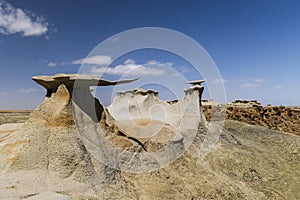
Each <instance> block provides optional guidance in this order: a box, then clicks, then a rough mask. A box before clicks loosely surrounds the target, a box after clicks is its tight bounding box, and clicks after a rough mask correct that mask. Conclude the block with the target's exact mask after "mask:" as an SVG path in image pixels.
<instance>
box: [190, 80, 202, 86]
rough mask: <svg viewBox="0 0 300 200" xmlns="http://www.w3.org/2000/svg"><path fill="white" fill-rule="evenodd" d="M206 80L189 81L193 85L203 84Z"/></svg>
mask: <svg viewBox="0 0 300 200" xmlns="http://www.w3.org/2000/svg"><path fill="white" fill-rule="evenodd" d="M203 82H205V80H194V81H188V82H187V83H188V84H192V85H201V83H203Z"/></svg>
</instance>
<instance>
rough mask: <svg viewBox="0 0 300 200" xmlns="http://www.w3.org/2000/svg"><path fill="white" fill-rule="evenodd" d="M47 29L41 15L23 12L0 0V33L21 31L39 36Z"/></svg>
mask: <svg viewBox="0 0 300 200" xmlns="http://www.w3.org/2000/svg"><path fill="white" fill-rule="evenodd" d="M47 31H48V23H47V22H45V21H44V19H43V18H42V17H35V16H34V14H29V13H25V12H24V11H23V10H22V9H20V8H15V7H13V6H12V5H11V4H9V3H6V2H5V1H2V0H0V33H2V34H6V35H9V34H14V33H22V34H23V36H39V35H43V34H45V33H46V32H47Z"/></svg>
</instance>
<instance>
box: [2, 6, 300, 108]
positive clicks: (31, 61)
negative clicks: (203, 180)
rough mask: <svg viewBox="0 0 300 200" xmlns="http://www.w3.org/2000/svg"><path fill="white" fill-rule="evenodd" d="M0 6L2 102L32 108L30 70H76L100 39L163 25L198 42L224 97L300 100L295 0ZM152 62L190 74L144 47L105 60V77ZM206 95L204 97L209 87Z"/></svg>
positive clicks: (38, 97) (299, 20)
mask: <svg viewBox="0 0 300 200" xmlns="http://www.w3.org/2000/svg"><path fill="white" fill-rule="evenodd" d="M0 6H1V10H0V69H1V73H0V80H1V84H0V109H33V108H35V107H36V106H37V105H38V104H39V103H40V102H41V101H42V99H43V97H44V91H43V89H42V88H41V87H39V86H38V85H36V84H35V83H34V82H33V81H32V80H31V79H30V77H31V76H34V75H40V74H44V75H54V74H56V73H61V72H63V73H76V72H77V71H78V69H79V67H80V65H79V64H78V63H79V61H80V60H81V59H82V58H85V57H86V56H87V55H88V54H89V52H90V51H91V50H92V49H93V48H94V47H95V46H97V45H98V44H99V43H100V42H101V41H103V40H105V39H107V38H108V37H110V36H113V35H115V34H118V33H120V32H122V31H126V30H128V29H133V28H139V27H164V28H169V29H173V30H176V31H179V32H182V33H184V34H186V35H188V36H189V37H191V38H193V39H194V40H196V41H197V42H199V43H200V44H201V45H202V46H203V47H204V48H205V49H206V51H207V52H208V53H209V54H210V56H211V57H212V59H213V60H214V62H215V63H216V65H217V66H218V69H219V71H220V73H221V75H222V77H223V82H224V85H225V89H226V95H227V99H228V101H232V100H233V99H237V98H239V99H240V98H242V99H257V100H258V101H260V102H262V103H263V104H267V103H271V104H274V105H300V92H299V88H298V87H299V85H300V79H299V75H300V56H299V55H300V12H299V10H300V3H299V2H298V1H276V0H272V1H271V0H269V1H268V0H266V1H253V0H251V1H250V0H249V1H245V0H236V1H233V0H228V1H221V0H219V1H214V0H207V1H130V0H128V1H96V0H93V1H92V0H87V1H73V0H51V1H47V2H46V1H39V0H22V1H17V0H10V1H9V0H6V1H3V0H0ZM76 61H77V62H76ZM81 61H82V60H81ZM151 61H152V64H153V63H154V61H155V62H156V64H158V63H159V64H161V65H168V64H170V63H172V66H171V67H174V68H176V69H181V70H182V71H188V72H187V73H193V72H192V71H191V70H190V68H191V66H190V65H189V63H188V62H186V61H185V60H184V59H182V58H180V57H178V56H176V55H172V54H170V53H167V52H162V51H154V50H145V51H137V52H132V53H129V54H127V55H124V56H122V57H121V58H120V59H118V60H116V61H115V62H113V63H112V64H111V66H110V67H112V68H115V67H117V66H119V68H118V69H121V70H120V72H116V69H113V70H112V72H111V73H110V74H107V77H106V78H107V79H111V80H113V79H114V78H116V76H115V75H120V74H118V73H122V70H124V69H129V68H130V67H132V66H134V67H146V68H147V67H149V65H147V63H149V62H150V63H151ZM129 65H130V66H129ZM157 66H159V65H157ZM122 67H123V68H122ZM124 67H125V68H124ZM126 67H127V68H126ZM128 67H129V68H128ZM130 69H131V68H130ZM139 69H140V70H141V69H144V68H139ZM158 70H159V69H158ZM142 71H143V70H142ZM144 71H145V70H144ZM158 73H159V72H158ZM133 75H136V76H141V78H143V77H144V75H143V74H138V73H135V74H133ZM145 77H148V78H149V77H153V78H158V77H159V78H160V79H163V77H164V76H162V75H159V74H151V73H150V74H146V75H145ZM187 77H188V75H187ZM159 78H158V79H157V80H160V79H159ZM204 78H205V77H204ZM173 80H175V81H174V82H175V83H176V82H177V81H176V79H175V78H173ZM149 87H150V86H149ZM151 87H154V89H158V90H160V89H161V93H162V94H161V96H162V98H164V99H171V98H173V96H172V95H170V93H168V91H167V90H165V91H166V92H165V93H164V90H163V89H162V88H160V87H158V86H157V87H156V86H153V85H152V86H151ZM185 87H187V85H178V88H179V89H180V90H181V89H183V88H185ZM101 90H103V91H106V90H112V89H111V88H106V89H104V88H103V89H100V92H101ZM179 95H180V94H179ZM182 95H183V93H182ZM204 96H205V97H206V98H209V94H208V93H207V91H206V93H205V95H204ZM102 101H104V102H105V103H109V100H108V99H103V100H102Z"/></svg>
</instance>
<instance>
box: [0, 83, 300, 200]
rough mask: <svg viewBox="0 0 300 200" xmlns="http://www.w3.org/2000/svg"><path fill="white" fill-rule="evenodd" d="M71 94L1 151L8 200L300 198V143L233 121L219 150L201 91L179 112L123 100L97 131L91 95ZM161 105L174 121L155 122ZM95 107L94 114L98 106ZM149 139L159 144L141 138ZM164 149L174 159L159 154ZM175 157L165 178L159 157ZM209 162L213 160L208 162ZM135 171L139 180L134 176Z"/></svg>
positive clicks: (37, 115)
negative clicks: (213, 146)
mask: <svg viewBox="0 0 300 200" xmlns="http://www.w3.org/2000/svg"><path fill="white" fill-rule="evenodd" d="M64 81H65V80H64ZM68 84H69V83H68V82H60V84H59V85H58V86H57V88H55V89H54V90H52V89H51V92H48V94H49V93H50V94H51V95H50V96H49V97H46V98H45V100H44V102H43V103H42V104H41V105H39V106H38V107H37V108H36V109H35V110H34V111H33V113H32V114H31V117H30V118H29V119H28V121H27V122H26V123H25V124H24V125H23V126H22V127H20V128H19V129H18V130H17V131H15V132H12V133H9V134H8V135H6V137H5V138H4V139H3V140H2V141H0V171H1V173H0V199H18V200H20V199H28V200H29V199H46V198H48V197H50V198H51V199H75V200H82V199H91V200H96V199H297V197H298V196H300V193H299V189H298V183H299V177H300V176H299V171H300V166H299V159H300V157H299V151H300V147H299V144H300V139H299V137H298V136H295V135H288V134H282V133H280V132H274V131H271V130H268V129H266V128H262V127H255V126H250V125H246V124H243V123H240V122H234V121H227V122H226V123H225V128H224V130H223V132H221V133H220V138H218V139H219V140H218V142H217V144H216V148H212V147H211V146H210V145H215V143H214V141H215V138H214V136H215V134H214V132H215V131H219V130H220V129H218V124H211V123H207V122H206V121H205V120H204V119H203V118H202V116H203V113H202V111H201V107H200V106H199V105H200V104H199V102H200V99H199V97H201V93H200V92H201V91H202V90H203V88H202V89H200V88H199V87H198V86H197V87H196V88H190V89H188V90H186V96H185V98H183V99H181V100H178V102H172V103H168V102H163V101H161V100H159V99H158V96H157V93H156V92H154V91H143V90H132V91H128V92H123V93H120V94H119V96H117V97H116V99H115V100H114V103H113V104H112V106H111V107H109V108H108V109H106V108H103V111H102V113H101V116H100V121H95V119H96V118H94V116H93V115H92V114H91V113H93V112H87V111H90V110H89V109H91V108H90V107H89V106H87V107H85V104H82V102H80V100H82V99H87V100H88V102H93V101H95V100H94V99H95V98H94V97H91V94H90V92H87V91H88V90H87V88H85V90H84V91H82V89H78V93H76V91H75V93H76V94H75V93H74V87H73V92H72V93H71V92H70V91H71V90H70V88H71V87H72V85H68ZM75 85H76V83H75ZM73 86H74V85H73ZM192 87H193V86H192ZM76 89H77V88H76ZM199 89H200V90H199ZM74 95H75V98H77V99H75V101H74V100H73V99H72V97H74ZM76 95H78V96H76ZM92 99H93V101H92ZM99 104H100V102H99ZM79 105H80V106H79ZM100 105H101V104H100ZM128 105H129V108H128ZM155 105H156V106H157V107H158V108H163V109H165V112H166V115H165V116H166V117H164V118H161V117H160V116H159V115H155V114H156V112H158V110H159V111H160V110H162V109H157V108H156V106H155ZM91 107H92V110H95V107H94V105H93V104H92V105H91ZM82 108H84V109H82ZM139 109H141V110H140V111H141V112H138V110H139ZM152 109H153V111H152ZM172 109H174V110H175V111H176V113H175V112H174V113H172ZM96 110H97V109H96ZM114 110H115V111H114ZM124 110H125V111H124ZM181 110H183V111H185V112H183V114H182V115H181V116H182V119H181V120H180V119H179V118H180V117H178V116H180V115H178V113H177V112H179V111H181ZM72 112H73V114H72ZM123 112H127V114H129V116H133V118H132V120H129V119H128V118H126V116H122V114H123ZM149 116H150V117H149ZM152 116H153V119H152V118H151V117H152ZM179 121H181V122H180V123H181V124H180V125H178V123H179ZM75 122H76V123H75ZM76 126H77V128H76ZM147 126H148V127H150V128H151V129H152V130H154V133H155V134H154V135H151V134H153V133H152V132H151V130H148V129H147V128H145V127H147ZM157 127H159V129H156V128H157ZM78 131H80V132H78ZM143 131H145V132H146V133H145V136H149V135H151V137H147V138H146V137H141V136H143V135H142V134H143V133H144V132H143ZM147 131H148V132H147ZM0 134H1V133H0ZM192 137H194V139H193V140H189V139H191V138H192ZM205 141H208V142H205ZM209 141H212V142H209ZM187 142H189V143H191V144H187ZM109 145H110V146H109ZM111 147H113V149H112V148H111ZM116 147H118V148H116ZM166 147H170V148H168V149H169V151H167V153H166V154H159V152H163V150H165V149H166ZM111 150H113V151H111ZM120 150H121V151H120ZM182 150H183V152H181V151H182ZM176 151H178V152H179V157H178V158H177V159H175V160H174V162H170V163H169V164H168V165H165V166H162V167H163V168H160V167H161V166H159V165H160V164H163V163H160V162H159V158H160V157H159V156H161V157H163V158H167V159H171V157H170V155H177V154H176ZM153 152H158V154H156V155H158V157H155V156H152V155H153V154H152V153H153ZM168 152H169V153H171V154H168ZM174 152H175V154H174ZM203 152H205V155H206V156H204V157H201V155H203ZM132 155H134V156H132ZM128 156H132V157H128ZM162 160H164V159H162ZM107 162H108V163H109V164H111V165H108V163H107ZM143 163H144V164H145V163H146V164H148V165H144V164H143ZM129 166H132V168H131V169H128V167H129ZM139 167H140V168H144V170H145V171H144V173H142V172H143V170H142V169H140V168H139ZM147 167H151V168H147ZM132 169H139V170H140V171H139V172H140V173H130V172H128V171H130V170H132ZM149 169H155V170H152V171H151V170H149ZM147 170H149V171H147Z"/></svg>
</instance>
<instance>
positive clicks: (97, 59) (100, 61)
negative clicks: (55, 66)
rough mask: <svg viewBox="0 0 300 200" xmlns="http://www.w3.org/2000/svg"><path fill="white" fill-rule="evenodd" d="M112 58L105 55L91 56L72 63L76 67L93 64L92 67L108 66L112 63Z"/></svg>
mask: <svg viewBox="0 0 300 200" xmlns="http://www.w3.org/2000/svg"><path fill="white" fill-rule="evenodd" d="M111 61H112V60H111V57H110V56H105V55H98V56H90V57H87V58H82V59H79V60H74V61H73V62H72V63H73V64H76V65H80V64H91V65H108V64H110V63H111Z"/></svg>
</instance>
